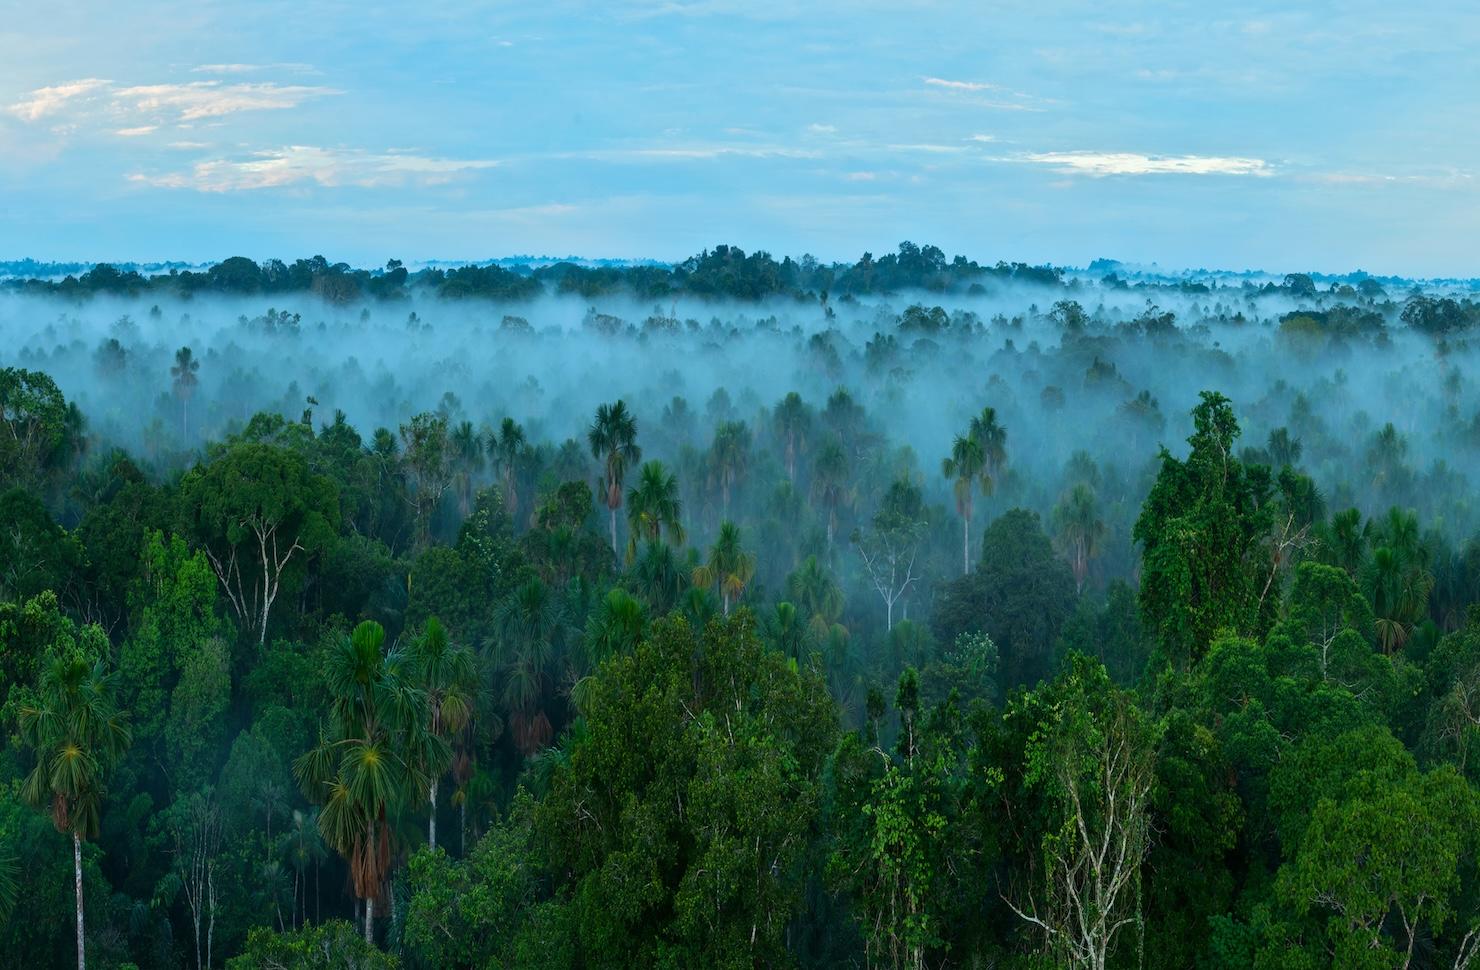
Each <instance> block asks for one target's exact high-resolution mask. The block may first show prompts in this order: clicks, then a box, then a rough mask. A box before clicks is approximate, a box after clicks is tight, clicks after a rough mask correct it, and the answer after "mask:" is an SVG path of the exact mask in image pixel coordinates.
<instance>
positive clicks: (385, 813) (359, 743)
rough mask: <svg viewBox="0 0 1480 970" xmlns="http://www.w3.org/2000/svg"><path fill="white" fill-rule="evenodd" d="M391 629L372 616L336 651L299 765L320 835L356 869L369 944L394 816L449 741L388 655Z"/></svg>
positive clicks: (402, 665) (404, 664)
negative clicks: (324, 712) (431, 726)
mask: <svg viewBox="0 0 1480 970" xmlns="http://www.w3.org/2000/svg"><path fill="white" fill-rule="evenodd" d="M384 646H385V630H384V629H383V628H382V627H381V625H380V624H379V623H376V622H374V621H373V620H366V621H364V622H362V623H361V624H360V625H359V626H357V627H355V629H354V632H353V633H351V634H350V635H348V636H344V637H341V638H340V640H339V642H338V643H336V644H335V646H334V648H333V649H332V650H331V651H330V652H329V656H328V660H327V670H326V671H325V673H326V680H327V684H328V687H329V694H330V698H331V700H330V704H329V711H328V719H327V722H326V723H324V724H323V725H321V727H320V733H319V740H318V743H317V744H315V745H314V747H313V748H312V749H310V750H309V751H307V752H306V753H304V754H303V755H302V756H300V757H299V758H298V759H297V760H296V761H294V762H293V774H294V777H296V778H297V779H298V784H299V787H301V788H302V789H303V794H304V795H305V796H306V797H307V798H308V799H309V800H310V801H312V802H315V803H317V804H320V805H322V806H323V811H322V812H321V813H320V814H319V831H320V832H322V833H323V835H324V841H325V842H326V843H328V845H329V846H330V847H331V848H333V849H334V851H336V852H338V853H339V854H340V855H341V856H343V857H344V859H345V861H346V862H347V863H349V869H350V879H351V883H352V886H353V888H354V893H355V896H356V897H357V898H358V899H361V900H363V901H364V906H365V924H364V934H365V941H366V942H367V943H369V942H371V941H372V933H373V927H374V920H375V901H376V900H377V899H378V898H380V896H381V894H382V893H383V892H384V890H385V878H386V875H387V874H388V872H389V870H390V864H391V839H392V837H393V834H394V832H393V829H392V825H391V817H392V815H393V814H394V813H395V812H396V810H398V809H399V808H401V807H402V806H404V805H406V804H408V803H409V802H410V800H411V799H413V798H418V797H419V794H420V793H422V792H426V791H428V790H429V779H428V777H427V775H428V772H427V767H426V766H428V765H432V764H446V763H447V758H448V756H449V755H448V751H447V743H446V742H445V741H444V740H442V739H441V738H439V737H437V736H435V735H434V734H432V733H431V732H430V731H429V730H428V722H427V704H426V695H425V692H424V691H423V690H421V689H420V688H419V687H418V686H417V685H416V680H415V677H414V675H413V673H412V671H411V669H410V664H409V663H408V660H407V657H406V655H405V654H404V653H403V652H401V651H398V650H391V651H389V652H386V651H385V650H384Z"/></svg>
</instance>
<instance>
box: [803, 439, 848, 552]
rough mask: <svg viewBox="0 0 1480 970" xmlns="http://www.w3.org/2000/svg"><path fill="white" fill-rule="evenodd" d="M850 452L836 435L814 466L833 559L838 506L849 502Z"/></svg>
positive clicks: (814, 488) (814, 481)
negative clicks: (845, 449)
mask: <svg viewBox="0 0 1480 970" xmlns="http://www.w3.org/2000/svg"><path fill="white" fill-rule="evenodd" d="M848 471H849V470H848V454H847V452H845V451H844V450H843V443H842V441H841V440H839V439H838V438H836V437H834V438H832V439H831V440H830V441H828V443H827V444H825V445H823V446H822V450H821V451H820V452H819V453H818V455H817V461H816V463H815V464H814V465H813V467H812V491H813V493H814V494H815V495H816V496H817V499H818V500H819V501H820V502H821V503H822V507H823V508H825V509H826V510H827V558H828V560H829V561H831V560H832V550H833V537H834V536H835V535H836V534H837V530H838V508H839V507H840V506H843V505H847V504H848Z"/></svg>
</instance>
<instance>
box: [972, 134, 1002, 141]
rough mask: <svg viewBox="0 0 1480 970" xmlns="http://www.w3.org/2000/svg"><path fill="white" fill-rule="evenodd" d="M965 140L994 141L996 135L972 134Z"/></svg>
mask: <svg viewBox="0 0 1480 970" xmlns="http://www.w3.org/2000/svg"><path fill="white" fill-rule="evenodd" d="M966 140H967V141H976V142H989V141H996V140H997V136H996V135H972V136H971V137H970V138H968V139H966Z"/></svg>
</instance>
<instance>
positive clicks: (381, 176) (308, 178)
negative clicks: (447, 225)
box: [129, 145, 498, 193]
mask: <svg viewBox="0 0 1480 970" xmlns="http://www.w3.org/2000/svg"><path fill="white" fill-rule="evenodd" d="M497 165H498V162H497V161H493V160H491V159H453V158H436V157H432V156H427V155H418V154H415V153H412V152H369V151H364V150H362V149H351V148H323V147H317V146H312V145H289V146H286V147H284V148H279V149H271V150H266V151H258V152H252V153H251V154H250V155H247V156H245V157H242V158H215V159H207V160H205V161H201V162H197V163H196V164H195V165H194V166H192V167H191V168H190V169H189V170H187V171H183V172H169V173H165V174H161V175H149V174H145V173H135V174H133V175H130V176H129V179H130V180H131V181H133V182H137V183H141V184H145V185H151V186H155V187H156V188H166V189H192V190H194V191H197V192H210V193H227V192H249V191H255V190H260V189H278V188H288V187H291V186H295V185H300V184H305V183H307V184H314V185H320V186H324V187H338V186H356V187H359V188H379V187H384V186H400V185H408V184H415V185H441V184H445V183H447V182H450V181H452V180H453V179H455V178H457V177H458V176H460V175H464V174H466V173H470V172H474V171H478V170H482V169H490V168H494V167H495V166H497Z"/></svg>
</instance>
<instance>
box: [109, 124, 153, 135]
mask: <svg viewBox="0 0 1480 970" xmlns="http://www.w3.org/2000/svg"><path fill="white" fill-rule="evenodd" d="M158 130H159V126H158V125H139V126H138V127H137V128H120V129H118V130H117V131H115V132H114V133H113V134H115V135H117V136H119V137H120V138H138V137H139V136H140V135H147V134H149V133H150V132H153V131H158Z"/></svg>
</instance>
